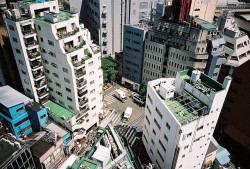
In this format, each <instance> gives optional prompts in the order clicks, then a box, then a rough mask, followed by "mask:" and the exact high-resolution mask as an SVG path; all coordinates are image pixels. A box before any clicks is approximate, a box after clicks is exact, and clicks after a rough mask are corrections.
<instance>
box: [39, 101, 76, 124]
mask: <svg viewBox="0 0 250 169" xmlns="http://www.w3.org/2000/svg"><path fill="white" fill-rule="evenodd" d="M44 106H45V107H48V108H49V111H48V113H49V114H53V115H54V116H56V117H58V118H59V119H62V117H63V116H64V117H65V119H66V120H67V121H68V120H69V119H71V118H72V117H73V116H74V115H75V114H74V113H72V112H70V111H68V110H67V109H65V108H63V107H62V106H60V105H58V104H56V103H54V102H52V101H48V102H47V103H45V104H44Z"/></svg>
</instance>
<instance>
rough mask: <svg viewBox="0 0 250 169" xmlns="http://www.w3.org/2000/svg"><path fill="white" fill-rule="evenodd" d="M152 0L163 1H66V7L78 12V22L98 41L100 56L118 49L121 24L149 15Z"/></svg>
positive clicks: (135, 21) (136, 22)
mask: <svg viewBox="0 0 250 169" xmlns="http://www.w3.org/2000/svg"><path fill="white" fill-rule="evenodd" d="M156 2H164V1H162V0H129V1H125V0H122V1H114V0H111V1H110V0H69V3H70V8H71V9H72V10H73V9H74V10H77V11H78V14H79V15H80V19H81V22H83V23H84V25H85V26H86V28H88V29H89V31H90V33H91V36H92V38H93V40H94V41H95V42H96V43H99V45H100V47H101V50H102V56H104V57H106V56H114V55H115V52H120V51H122V47H123V25H124V24H138V23H139V21H140V20H143V19H146V18H149V17H150V15H151V7H153V6H155V5H156ZM151 3H152V4H151Z"/></svg>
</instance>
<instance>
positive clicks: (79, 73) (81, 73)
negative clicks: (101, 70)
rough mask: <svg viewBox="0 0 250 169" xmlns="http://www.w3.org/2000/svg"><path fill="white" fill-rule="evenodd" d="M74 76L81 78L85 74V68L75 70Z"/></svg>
mask: <svg viewBox="0 0 250 169" xmlns="http://www.w3.org/2000/svg"><path fill="white" fill-rule="evenodd" d="M75 75H76V77H77V78H78V79H79V78H82V77H83V76H84V75H86V70H82V71H77V72H76V73H75Z"/></svg>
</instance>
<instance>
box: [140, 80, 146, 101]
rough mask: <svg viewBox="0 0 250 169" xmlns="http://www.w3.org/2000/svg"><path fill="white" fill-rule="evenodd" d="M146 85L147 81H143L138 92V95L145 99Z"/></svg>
mask: <svg viewBox="0 0 250 169" xmlns="http://www.w3.org/2000/svg"><path fill="white" fill-rule="evenodd" d="M147 87H148V83H143V84H142V86H141V90H140V92H139V94H140V97H141V98H142V99H143V100H145V99H146V95H147Z"/></svg>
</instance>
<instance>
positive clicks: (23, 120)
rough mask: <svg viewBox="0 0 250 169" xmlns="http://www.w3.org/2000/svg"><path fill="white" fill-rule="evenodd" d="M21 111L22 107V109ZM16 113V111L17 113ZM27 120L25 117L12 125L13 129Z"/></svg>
mask: <svg viewBox="0 0 250 169" xmlns="http://www.w3.org/2000/svg"><path fill="white" fill-rule="evenodd" d="M22 109H23V107H22ZM17 112H18V111H17ZM28 120H29V117H25V118H24V119H22V120H21V121H19V122H17V123H16V124H14V126H15V127H18V126H20V125H21V124H23V123H25V122H26V121H28Z"/></svg>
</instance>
